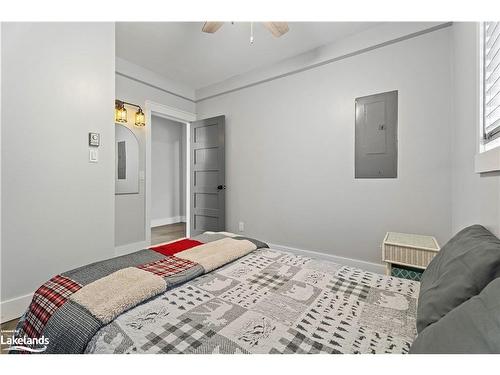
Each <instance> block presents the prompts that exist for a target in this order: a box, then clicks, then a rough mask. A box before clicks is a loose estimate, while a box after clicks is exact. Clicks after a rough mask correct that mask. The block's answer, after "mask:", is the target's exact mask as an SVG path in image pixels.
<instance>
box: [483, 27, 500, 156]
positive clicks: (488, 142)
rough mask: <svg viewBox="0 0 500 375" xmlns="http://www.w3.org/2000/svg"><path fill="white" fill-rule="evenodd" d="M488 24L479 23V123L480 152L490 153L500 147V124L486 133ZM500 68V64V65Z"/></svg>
mask: <svg viewBox="0 0 500 375" xmlns="http://www.w3.org/2000/svg"><path fill="white" fill-rule="evenodd" d="M486 23H487V22H480V23H479V38H478V39H479V43H478V44H479V51H478V52H479V69H478V70H479V98H480V105H479V123H480V151H481V152H484V151H488V150H491V149H493V148H497V147H500V123H499V124H498V125H497V126H496V127H494V128H493V129H491V130H490V131H489V132H487V131H486V82H485V79H486V64H485V60H486V32H485V27H486ZM495 27H500V23H498V22H497V26H495ZM498 66H500V63H499V65H498Z"/></svg>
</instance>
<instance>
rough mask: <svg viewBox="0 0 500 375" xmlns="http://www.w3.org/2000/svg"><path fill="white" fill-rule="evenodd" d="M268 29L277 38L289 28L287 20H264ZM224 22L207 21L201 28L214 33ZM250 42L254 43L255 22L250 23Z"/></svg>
mask: <svg viewBox="0 0 500 375" xmlns="http://www.w3.org/2000/svg"><path fill="white" fill-rule="evenodd" d="M262 23H263V24H264V26H265V28H266V29H268V30H269V31H270V32H271V34H273V35H274V36H275V37H276V38H279V37H280V36H282V35H283V34H286V33H287V32H288V30H289V28H288V24H287V23H286V22H262ZM223 24H224V22H205V24H204V25H203V28H202V29H201V30H202V31H203V32H205V33H209V34H213V33H215V32H216V31H217V30H219V29H220V28H221V26H222V25H223ZM250 43H253V22H251V23H250Z"/></svg>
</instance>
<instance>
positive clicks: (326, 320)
mask: <svg viewBox="0 0 500 375" xmlns="http://www.w3.org/2000/svg"><path fill="white" fill-rule="evenodd" d="M184 241H185V240H184ZM189 241H190V242H183V243H181V244H179V243H177V244H175V243H174V244H167V245H164V246H160V247H157V248H153V249H147V250H141V251H139V252H136V253H133V254H130V255H127V256H124V257H118V258H113V259H110V260H107V261H104V262H98V263H96V264H93V265H89V266H85V267H82V268H80V269H77V270H73V271H70V272H66V273H63V274H61V275H58V276H56V277H55V278H53V279H51V280H50V281H49V282H48V283H46V284H44V286H42V287H41V288H42V289H43V288H45V289H47V290H51V291H54V290H55V291H57V294H58V295H59V296H60V300H61V301H62V302H61V301H59V302H58V303H60V305H59V306H56V307H53V308H52V307H51V308H52V310H51V314H50V317H49V319H47V320H46V321H45V322H44V324H43V326H42V327H41V328H40V327H38V328H39V330H38V332H39V333H38V336H40V335H43V336H46V337H48V338H49V339H50V343H49V345H48V346H47V349H46V350H45V351H44V352H45V353H82V352H85V353H407V352H408V351H409V348H410V346H411V343H412V341H413V340H414V338H415V335H416V328H415V315H416V304H417V296H418V292H419V283H418V282H415V281H410V280H404V279H399V278H395V277H388V276H384V275H379V274H375V273H371V272H367V271H363V270H360V269H356V268H352V267H346V266H342V265H339V264H335V263H332V262H328V261H324V260H317V259H312V258H308V257H304V256H299V255H294V254H291V253H287V252H283V251H278V250H275V249H269V248H267V245H266V244H264V243H262V242H260V241H257V240H253V239H248V238H244V237H237V236H236V235H234V234H230V233H213V232H207V233H204V234H202V235H200V236H198V237H194V238H193V239H191V240H189ZM200 244H201V245H200ZM217 244H219V245H217ZM204 249H205V251H204ZM164 254H170V255H164ZM204 267H206V269H205V268H204ZM143 272H145V274H143ZM153 276H156V278H155V277H153ZM159 281H162V282H163V283H162V282H159ZM120 285H122V286H123V287H120ZM63 286H64V287H63ZM45 289H43V290H42V293H41V294H42V296H45V298H46V297H47V293H46V290H45ZM82 291H83V292H82ZM52 300H54V299H52ZM56 300H57V299H56ZM63 300H64V301H63ZM40 301H42V302H43V300H42V299H41V298H40V294H38V300H37V294H35V297H34V299H33V302H32V305H31V306H30V309H29V310H28V312H27V314H26V315H25V317H24V319H23V320H22V321H21V322H20V324H19V327H20V330H19V332H18V336H21V335H28V333H27V332H29V329H30V325H33V324H32V323H33V322H35V323H39V325H41V324H40V321H41V319H40V317H41V318H44V317H43V316H41V315H40V314H39V311H37V309H39V307H38V304H37V302H38V303H40ZM106 301H108V303H106ZM56 302H57V301H56ZM37 313H38V314H37ZM34 317H35V318H36V319H34ZM32 329H33V328H32ZM34 336H36V335H33V334H32V335H31V336H30V337H34Z"/></svg>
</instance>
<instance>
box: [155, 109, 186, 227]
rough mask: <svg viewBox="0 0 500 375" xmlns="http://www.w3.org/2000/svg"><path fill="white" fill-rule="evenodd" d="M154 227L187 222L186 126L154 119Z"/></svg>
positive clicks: (160, 118) (158, 118)
mask: <svg viewBox="0 0 500 375" xmlns="http://www.w3.org/2000/svg"><path fill="white" fill-rule="evenodd" d="M151 122H152V124H151V139H152V142H151V225H152V226H160V225H165V224H171V223H177V222H180V221H185V216H186V212H185V211H186V198H185V195H186V194H185V182H184V180H185V176H186V165H185V162H186V160H185V147H184V146H183V145H184V142H185V141H184V140H185V136H184V132H185V125H184V124H181V123H178V122H175V121H172V120H168V119H166V118H162V117H159V116H152V119H151Z"/></svg>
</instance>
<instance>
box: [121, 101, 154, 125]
mask: <svg viewBox="0 0 500 375" xmlns="http://www.w3.org/2000/svg"><path fill="white" fill-rule="evenodd" d="M125 105H128V106H131V107H136V108H137V111H136V112H135V123H134V124H135V126H140V127H142V126H146V116H145V115H144V112H143V111H142V108H141V107H140V106H138V105H137V104H134V103H129V102H125V101H123V100H118V99H117V100H115V122H120V123H126V122H127V110H126V108H125Z"/></svg>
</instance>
